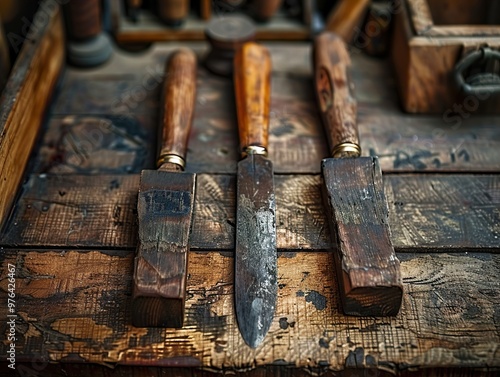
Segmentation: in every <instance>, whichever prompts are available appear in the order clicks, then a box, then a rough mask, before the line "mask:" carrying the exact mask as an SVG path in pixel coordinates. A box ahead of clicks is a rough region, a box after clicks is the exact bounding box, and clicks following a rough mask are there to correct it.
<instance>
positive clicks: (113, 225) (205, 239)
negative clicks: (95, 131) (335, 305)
mask: <svg viewBox="0 0 500 377" xmlns="http://www.w3.org/2000/svg"><path fill="white" fill-rule="evenodd" d="M321 184H322V180H321V177H320V176H319V175H303V174H302V175H276V176H275V193H276V209H277V217H276V221H277V241H278V248H279V249H282V250H324V249H329V248H332V242H331V241H330V232H329V229H328V223H327V221H326V217H325V213H324V207H323V203H322V201H321ZM138 188H139V176H138V175H101V176H100V178H99V180H96V179H95V178H94V177H92V176H82V175H49V174H42V175H33V176H31V177H30V179H29V180H28V182H27V183H26V184H25V185H24V187H23V193H22V195H21V197H20V199H19V201H18V202H17V208H16V209H15V211H14V216H13V218H12V220H11V221H10V222H9V226H8V227H7V228H6V231H5V233H4V234H3V235H2V244H3V245H11V246H15V245H26V246H30V247H42V246H44V245H45V246H46V247H67V246H68V245H73V246H75V247H76V246H78V247H86V248H97V247H106V248H108V247H109V248H117V249H124V248H126V249H134V248H135V247H136V244H137V236H136V232H137V228H136V200H137V190H138ZM499 190H500V177H499V176H498V175H473V174H464V175H411V174H402V175H388V176H384V191H385V194H386V197H387V203H388V204H389V223H390V225H391V231H392V242H393V245H394V247H395V248H396V250H402V251H407V252H411V251H415V252H429V251H431V252H432V251H450V252H452V251H455V252H463V251H464V250H476V251H479V250H488V251H491V252H498V250H499V239H500V228H499V226H498V224H499V223H500V218H499V213H498V206H499V204H500V195H499ZM235 192H236V182H235V178H234V176H231V175H210V174H198V179H197V187H196V201H195V211H194V218H193V234H192V240H191V247H192V248H193V249H195V250H200V249H201V250H230V249H233V248H234V224H235V200H236V199H235V198H236V196H235ZM53 229H58V232H53V231H52V230H53Z"/></svg>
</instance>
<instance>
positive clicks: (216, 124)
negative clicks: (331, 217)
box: [35, 44, 500, 174]
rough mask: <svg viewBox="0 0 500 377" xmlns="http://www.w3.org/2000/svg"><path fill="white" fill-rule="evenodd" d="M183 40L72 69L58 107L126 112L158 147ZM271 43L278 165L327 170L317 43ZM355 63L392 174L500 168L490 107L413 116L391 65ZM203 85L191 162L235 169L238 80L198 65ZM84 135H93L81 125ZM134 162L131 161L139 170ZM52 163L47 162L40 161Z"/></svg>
mask: <svg viewBox="0 0 500 377" xmlns="http://www.w3.org/2000/svg"><path fill="white" fill-rule="evenodd" d="M179 47H182V46H181V44H172V45H170V44H168V45H162V46H158V47H157V48H155V49H153V50H152V51H150V52H148V53H146V54H144V55H142V54H141V55H140V56H135V57H134V58H130V56H128V55H125V54H123V53H120V52H119V51H115V52H114V58H113V60H112V61H110V62H109V65H108V64H106V65H105V66H102V67H100V69H99V74H98V75H97V74H95V73H94V74H92V73H91V72H89V71H82V70H75V69H72V68H67V72H66V74H65V77H64V80H63V82H62V86H61V91H60V94H59V95H58V96H57V98H56V99H55V103H54V110H53V111H54V112H53V114H54V115H58V116H59V115H60V116H66V115H98V118H101V117H103V116H104V115H105V116H109V115H113V116H115V117H120V118H121V117H122V116H123V120H124V121H123V123H122V122H120V124H123V126H121V125H120V126H119V128H123V127H125V125H127V124H128V125H129V126H127V127H125V128H126V129H127V134H129V135H130V136H134V137H138V136H139V137H140V139H141V140H144V137H145V136H140V135H142V134H143V133H144V130H147V139H146V140H147V144H146V145H154V142H153V141H152V139H150V137H153V135H155V134H156V133H155V131H154V128H153V125H155V124H157V120H156V115H155V114H157V113H159V111H160V110H159V98H160V95H159V88H160V86H161V85H160V84H161V83H162V82H163V75H164V65H165V59H166V57H168V56H169V55H170V54H171V53H172V52H173V51H174V50H175V49H177V48H179ZM269 50H270V51H271V55H272V59H273V62H274V64H273V66H274V67H275V68H274V72H273V74H272V92H271V105H270V106H271V108H270V111H271V113H270V125H269V149H270V150H269V158H270V159H271V160H272V161H273V164H274V168H275V171H276V172H277V173H286V174H288V173H292V174H293V173H319V172H320V161H321V159H323V158H325V157H327V156H328V155H329V154H328V146H327V141H326V139H325V133H324V131H323V127H322V124H321V117H320V114H319V111H318V110H317V104H316V100H315V94H314V85H313V84H312V80H311V77H312V64H311V63H310V52H311V50H310V46H309V45H305V44H293V45H291V46H286V45H270V46H269ZM196 51H197V54H198V56H201V55H202V54H203V53H205V52H206V51H205V50H204V49H203V48H202V47H201V46H197V47H196ZM352 61H353V68H352V71H351V73H352V81H353V82H354V85H355V87H356V100H357V102H358V123H359V132H360V139H361V147H362V149H363V151H364V153H363V155H364V156H378V157H379V159H380V165H381V167H382V170H383V172H384V173H388V172H414V171H418V172H464V171H465V172H466V171H474V172H496V171H498V161H499V160H500V129H499V128H498V127H497V126H496V124H497V123H498V119H497V118H496V117H494V116H484V115H481V114H480V111H479V110H480V109H478V112H471V113H468V112H467V113H465V117H464V116H460V115H459V114H457V115H450V114H448V113H443V114H440V115H437V116H432V115H428V116H420V117H418V116H412V115H408V114H404V113H402V112H401V111H400V109H399V107H398V102H397V101H398V100H397V97H396V93H397V90H396V87H395V83H394V80H393V79H392V75H393V73H392V72H391V69H390V67H389V66H388V65H387V64H384V63H383V62H381V61H380V60H376V59H370V58H367V57H366V56H363V55H362V54H353V55H352ZM290 72H293V74H291V73H290ZM197 93H198V94H197V103H196V110H195V114H194V123H193V131H192V133H191V136H190V140H189V145H190V150H188V156H187V160H188V161H189V163H188V164H187V167H186V168H187V170H188V171H190V172H194V173H199V172H205V173H235V172H236V162H237V161H238V158H239V154H238V133H237V126H236V115H235V114H236V112H235V103H234V89H233V86H232V83H231V82H230V81H228V80H227V79H224V78H219V77H216V76H214V75H212V74H209V73H208V72H207V71H206V70H205V69H203V68H202V67H199V69H198V87H197ZM450 109H451V108H450ZM129 118H131V119H130V120H129ZM115 119H116V118H115ZM134 119H137V121H138V123H135V121H134ZM117 126H118V124H117ZM80 127H81V126H78V129H79V130H80ZM141 127H144V129H142V128H141ZM64 128H65V127H60V125H59V124H58V123H57V121H56V120H54V123H50V124H49V131H48V132H47V134H46V135H47V138H46V139H45V140H44V142H43V143H42V144H43V145H46V143H57V140H58V137H57V135H58V133H60V132H64ZM85 129H88V127H85ZM81 131H83V130H81ZM89 131H92V130H89ZM49 135H50V137H49ZM77 135H78V136H79V137H82V138H83V140H87V139H88V137H85V134H82V133H81V132H78V133H77ZM117 136H118V135H117ZM109 140H111V139H109ZM134 144H135V143H134ZM131 147H133V146H131ZM134 149H135V147H134ZM146 152H149V153H150V155H149V158H152V154H153V153H154V148H146ZM72 154H73V153H72V152H71V151H69V154H68V157H71V160H72V162H70V163H68V165H71V163H74V161H75V160H74V158H73V157H72ZM61 157H62V161H61V163H60V164H61V165H66V164H65V158H64V155H62V156H61ZM89 157H90V158H92V157H93V156H92V155H90V156H89ZM35 158H37V157H35ZM114 158H117V159H120V162H118V163H116V162H115V160H114ZM116 161H117V160H116ZM134 161H136V160H131V164H132V166H134V169H136V168H135V166H136V164H134ZM296 161H301V164H297V163H296ZM124 164H125V161H124V160H121V158H120V156H118V155H115V157H113V160H108V162H106V163H104V161H103V162H102V165H101V166H102V167H101V169H102V171H107V172H108V173H111V172H110V169H109V166H123V165H124ZM43 165H45V163H44V162H41V163H40V164H37V166H43ZM150 166H152V165H146V166H144V167H150ZM93 168H94V169H96V168H97V167H96V166H95V165H94V166H93ZM65 170H68V171H70V170H73V168H71V167H69V168H67V167H65ZM139 170H140V167H139ZM139 170H133V171H134V172H138V171H139ZM36 172H40V171H36ZM81 172H83V170H81Z"/></svg>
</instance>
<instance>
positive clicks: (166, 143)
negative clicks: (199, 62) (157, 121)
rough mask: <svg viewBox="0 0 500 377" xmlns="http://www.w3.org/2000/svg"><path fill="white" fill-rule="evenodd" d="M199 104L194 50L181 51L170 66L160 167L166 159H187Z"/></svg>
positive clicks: (166, 88) (165, 85) (176, 53)
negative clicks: (191, 132)
mask: <svg viewBox="0 0 500 377" xmlns="http://www.w3.org/2000/svg"><path fill="white" fill-rule="evenodd" d="M195 100H196V56H195V54H194V53H193V52H192V51H191V50H188V49H181V50H179V51H177V52H175V53H174V54H173V55H172V56H171V57H170V59H169V61H168V63H167V66H166V78H165V82H164V86H163V93H162V103H163V106H164V107H163V112H162V118H161V119H162V125H163V127H162V131H161V146H160V154H159V158H158V165H161V164H162V163H163V162H164V161H165V157H166V156H177V157H180V158H182V160H184V159H185V157H186V150H187V142H188V138H189V132H190V130H191V124H192V122H193V114H194V107H195ZM159 167H161V166H159Z"/></svg>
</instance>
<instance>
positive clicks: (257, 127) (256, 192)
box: [234, 42, 278, 348]
mask: <svg viewBox="0 0 500 377" xmlns="http://www.w3.org/2000/svg"><path fill="white" fill-rule="evenodd" d="M234 86H235V96H236V109H237V115H238V131H239V139H240V149H241V153H242V160H241V161H240V162H239V163H238V172H237V192H236V197H237V199H236V200H237V211H236V250H235V283H234V284H235V306H236V318H237V322H238V327H239V329H240V333H241V335H242V337H243V339H244V340H245V342H246V343H247V344H248V345H249V346H250V347H252V348H255V347H257V346H258V345H259V344H260V343H261V342H262V341H263V340H264V337H265V336H266V334H267V332H268V330H269V327H270V326H271V323H272V320H273V316H274V311H275V307H276V295H277V290H278V287H277V277H276V269H277V252H276V220H275V216H276V203H275V198H274V180H273V165H272V163H271V161H270V160H268V159H267V147H268V129H269V106H270V96H271V58H270V55H269V52H268V51H267V49H266V48H264V47H263V46H261V45H259V44H257V43H254V42H248V43H245V44H244V45H243V46H242V47H241V48H240V49H239V50H238V51H237V52H236V54H235V58H234Z"/></svg>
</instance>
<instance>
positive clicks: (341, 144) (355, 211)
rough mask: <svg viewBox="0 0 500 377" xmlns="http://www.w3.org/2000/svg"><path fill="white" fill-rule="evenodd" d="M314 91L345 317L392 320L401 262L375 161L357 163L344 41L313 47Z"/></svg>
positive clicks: (330, 38) (322, 39)
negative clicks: (325, 148) (326, 154)
mask: <svg viewBox="0 0 500 377" xmlns="http://www.w3.org/2000/svg"><path fill="white" fill-rule="evenodd" d="M313 57H314V65H315V87H316V96H317V98H318V102H319V107H320V110H321V113H322V117H323V123H324V126H325V130H326V134H327V138H328V142H329V145H330V148H331V150H332V152H331V156H332V157H334V158H328V159H324V160H323V161H322V164H321V170H322V173H323V179H324V183H323V198H324V203H325V208H326V213H327V218H328V225H329V226H330V229H331V232H332V233H333V234H334V235H335V236H336V242H337V248H338V251H337V252H336V253H335V265H336V268H337V276H338V278H339V286H340V298H341V300H342V308H343V310H344V312H345V313H346V314H349V315H372V316H391V315H396V314H397V312H398V311H399V308H400V306H401V300H402V295H403V289H402V288H403V287H402V283H401V273H400V270H399V260H398V259H397V258H396V255H395V252H394V247H393V246H392V242H391V232H390V228H389V221H388V220H389V210H388V207H387V202H386V198H385V195H384V185H383V183H382V171H381V170H380V166H379V164H378V159H376V158H371V157H368V158H367V157H359V155H360V153H361V151H360V147H359V136H358V125H357V119H356V118H357V103H356V100H355V99H354V97H353V95H352V89H351V86H352V83H351V81H350V79H349V69H350V67H351V60H350V57H349V53H348V52H347V48H346V46H345V43H344V42H343V41H342V39H341V38H340V37H339V36H338V35H336V34H333V33H330V32H324V33H322V34H320V35H319V36H318V37H316V39H315V41H314V52H313Z"/></svg>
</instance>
